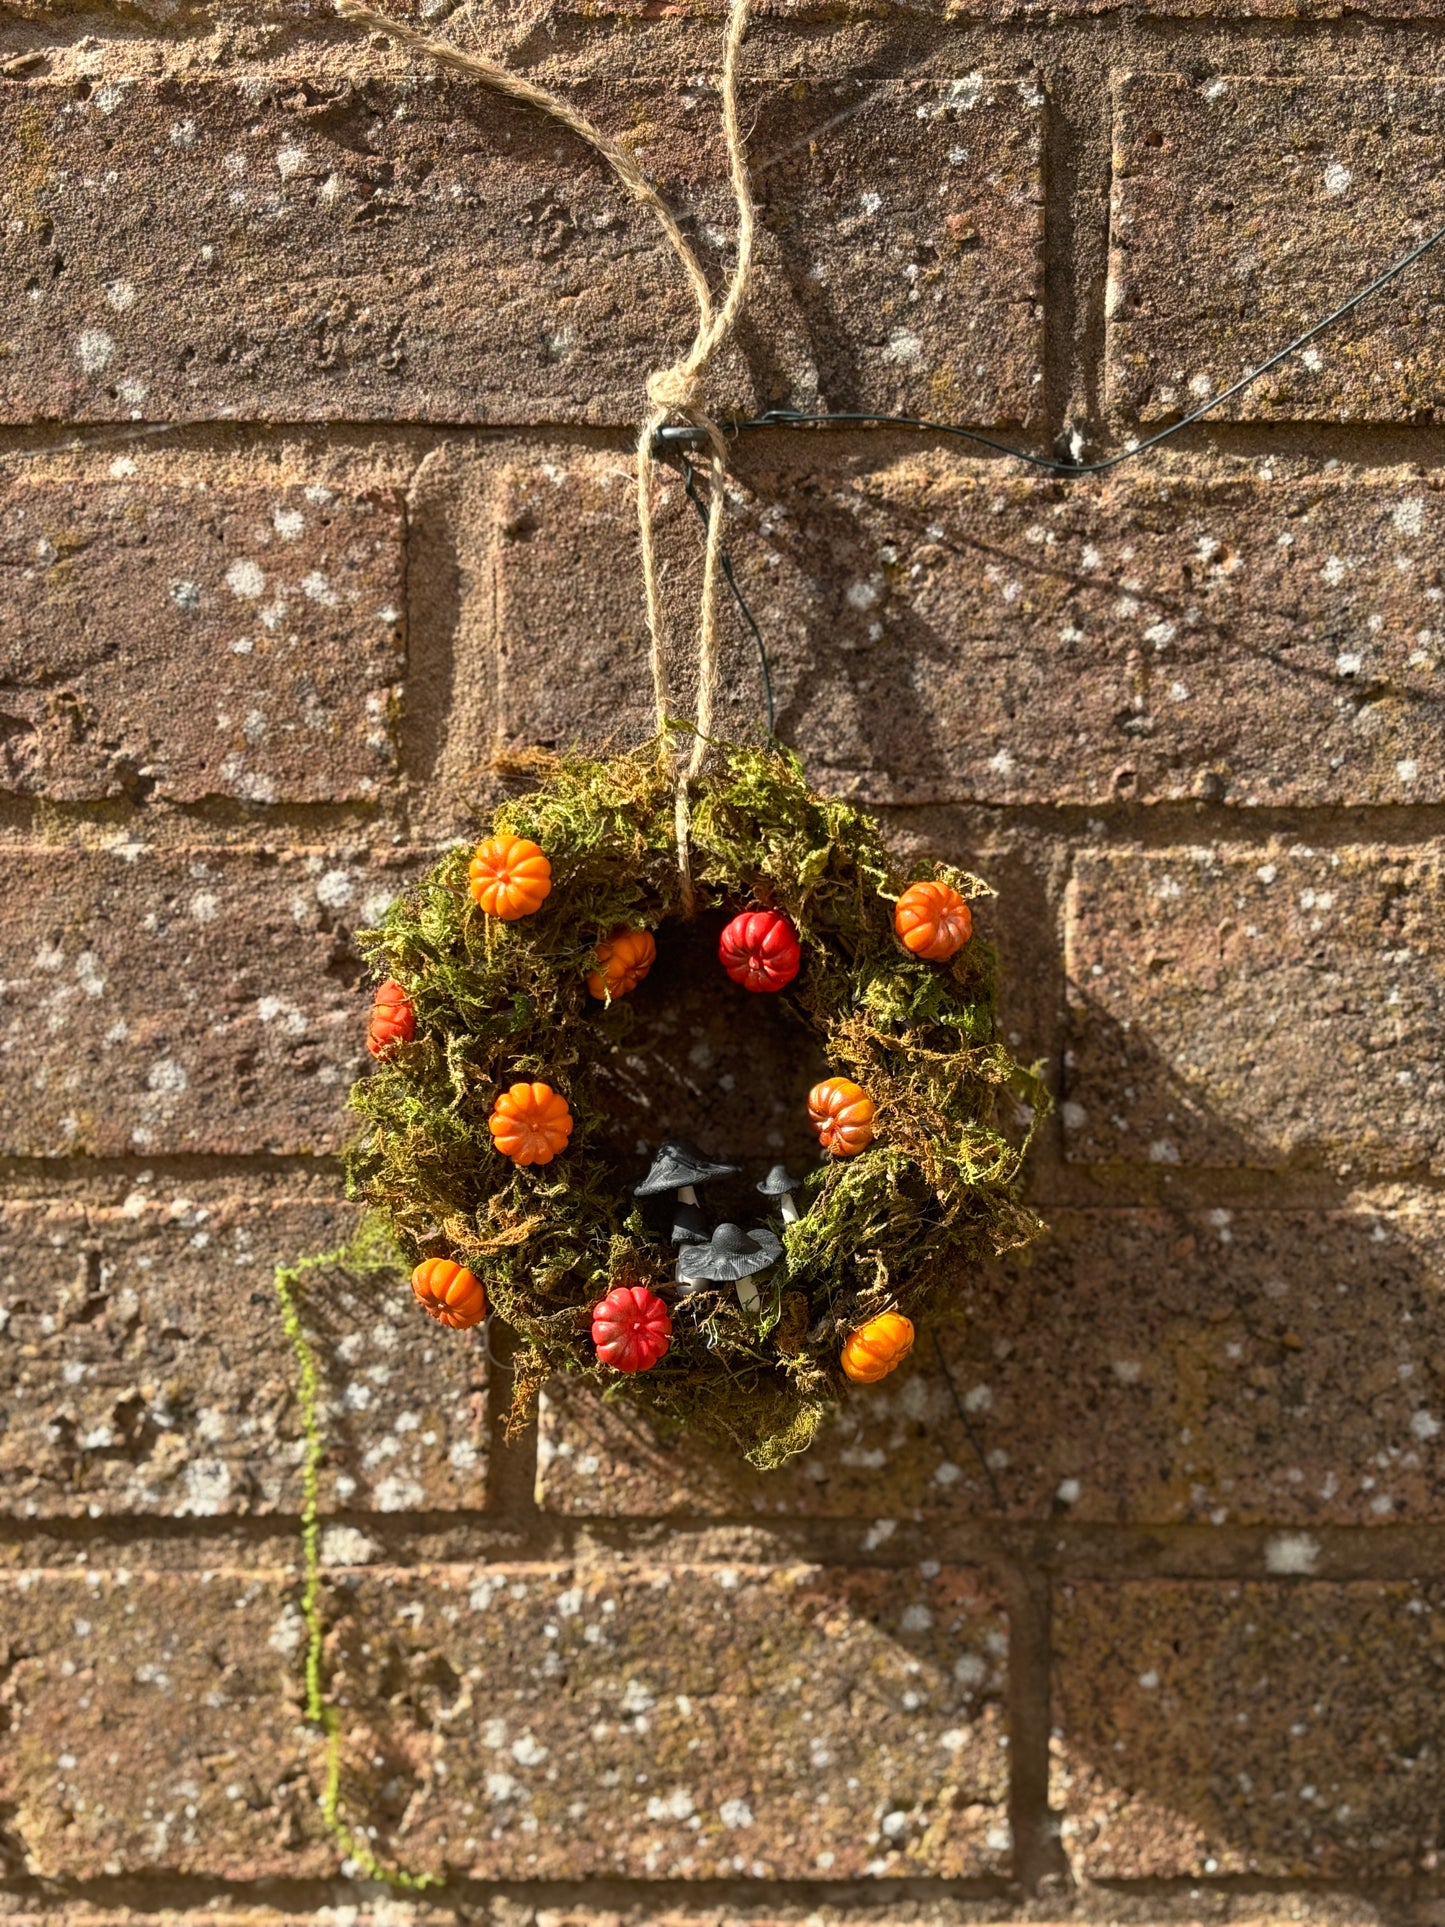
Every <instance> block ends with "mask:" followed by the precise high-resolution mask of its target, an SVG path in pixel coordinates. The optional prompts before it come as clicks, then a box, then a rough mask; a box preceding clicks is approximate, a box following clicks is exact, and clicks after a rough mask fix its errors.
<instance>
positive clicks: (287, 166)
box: [276, 146, 306, 181]
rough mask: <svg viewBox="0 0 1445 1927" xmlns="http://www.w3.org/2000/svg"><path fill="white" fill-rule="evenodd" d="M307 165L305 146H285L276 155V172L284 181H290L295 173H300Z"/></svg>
mask: <svg viewBox="0 0 1445 1927" xmlns="http://www.w3.org/2000/svg"><path fill="white" fill-rule="evenodd" d="M305 165H306V149H305V148H304V147H289V146H288V147H283V148H282V149H281V150H280V152H279V153H278V154H277V156H276V172H277V173H278V174H279V175H280V176H281V178H282V180H283V181H289V180H290V179H291V177H292V175H293V174H299V173H300V172H301V169H302V168H303V167H304V166H305Z"/></svg>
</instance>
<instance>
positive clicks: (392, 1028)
mask: <svg viewBox="0 0 1445 1927" xmlns="http://www.w3.org/2000/svg"><path fill="white" fill-rule="evenodd" d="M415 1036H416V1012H415V1011H414V1010H413V1009H412V1007H411V999H410V997H408V996H407V994H406V992H405V991H404V990H403V989H402V987H401V985H400V984H399V983H397V981H396V979H395V978H394V977H388V978H387V980H386V982H385V983H384V984H378V986H377V990H376V995H375V997H374V998H373V999H372V1003H371V1022H370V1023H369V1024H368V1025H367V1027H366V1048H367V1049H368V1050H369V1051H370V1052H371V1054H372V1056H373V1057H386V1056H388V1055H390V1052H391V1049H392V1046H393V1045H395V1044H409V1043H410V1042H411V1040H412V1038H413V1037H415Z"/></svg>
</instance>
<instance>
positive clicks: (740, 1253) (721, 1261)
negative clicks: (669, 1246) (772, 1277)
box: [677, 1224, 783, 1314]
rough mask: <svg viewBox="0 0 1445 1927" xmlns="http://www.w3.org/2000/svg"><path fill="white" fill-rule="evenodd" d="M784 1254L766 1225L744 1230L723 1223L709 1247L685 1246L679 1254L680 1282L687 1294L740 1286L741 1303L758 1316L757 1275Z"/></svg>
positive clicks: (739, 1296)
mask: <svg viewBox="0 0 1445 1927" xmlns="http://www.w3.org/2000/svg"><path fill="white" fill-rule="evenodd" d="M782 1255H783V1247H782V1245H781V1244H780V1243H779V1242H778V1239H777V1238H776V1237H775V1236H774V1234H773V1233H772V1232H771V1231H769V1230H768V1228H767V1226H766V1225H759V1226H758V1227H757V1229H756V1230H753V1231H744V1230H743V1228H742V1226H741V1225H736V1224H720V1225H719V1226H718V1228H717V1230H716V1231H714V1233H713V1234H712V1237H711V1239H710V1240H709V1241H708V1243H707V1244H705V1245H684V1246H683V1247H682V1249H681V1250H680V1251H679V1252H678V1254H677V1282H678V1284H679V1285H680V1286H681V1287H682V1289H683V1290H684V1291H685V1292H687V1291H701V1290H702V1288H703V1286H704V1285H736V1287H737V1294H738V1303H739V1304H740V1305H741V1306H742V1308H743V1310H744V1311H745V1312H748V1313H750V1314H756V1313H757V1311H758V1309H759V1307H760V1305H761V1302H762V1301H761V1299H760V1298H759V1296H758V1288H757V1286H756V1285H755V1284H753V1283H752V1278H753V1274H754V1273H755V1272H759V1271H766V1270H767V1268H768V1266H769V1265H773V1264H776V1263H777V1261H778V1259H779V1258H781V1257H782Z"/></svg>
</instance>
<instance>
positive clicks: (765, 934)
mask: <svg viewBox="0 0 1445 1927" xmlns="http://www.w3.org/2000/svg"><path fill="white" fill-rule="evenodd" d="M717 954H718V960H719V962H720V963H721V964H722V967H723V969H724V970H725V971H726V972H727V973H728V975H729V976H730V977H731V978H732V980H733V982H734V983H735V984H741V985H742V987H743V989H744V990H784V989H786V988H787V986H788V985H789V984H790V983H791V982H792V981H793V979H794V977H796V976H797V974H798V969H799V966H800V965H801V963H802V961H803V953H802V952H801V950H799V948H798V933H797V931H796V930H795V929H794V928H793V926H792V924H791V923H789V921H788V919H787V918H786V917H785V916H784V915H783V913H782V911H781V910H744V911H743V913H742V915H741V916H738V917H734V918H733V920H732V922H731V923H730V924H729V925H728V927H727V928H726V930H724V931H723V933H722V936H721V937H720V938H719V939H718V946H717Z"/></svg>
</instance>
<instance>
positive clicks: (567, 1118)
mask: <svg viewBox="0 0 1445 1927" xmlns="http://www.w3.org/2000/svg"><path fill="white" fill-rule="evenodd" d="M487 1129H488V1130H489V1131H490V1132H491V1134H492V1142H493V1144H494V1145H495V1146H496V1148H497V1149H498V1150H499V1151H500V1152H501V1154H502V1156H503V1157H504V1158H510V1159H511V1160H512V1162H513V1164H550V1163H551V1162H552V1160H553V1158H554V1157H556V1155H557V1153H558V1152H559V1151H565V1150H566V1148H567V1140H568V1138H569V1137H571V1135H572V1113H571V1112H570V1111H569V1110H568V1109H567V1100H566V1098H564V1097H558V1095H557V1093H556V1092H555V1091H554V1090H553V1089H552V1086H551V1085H550V1084H514V1085H513V1086H512V1088H511V1089H510V1090H509V1091H503V1092H502V1094H501V1096H500V1097H499V1098H498V1099H497V1101H496V1103H495V1104H494V1105H493V1106H492V1115H491V1117H490V1118H488V1120H487Z"/></svg>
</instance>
